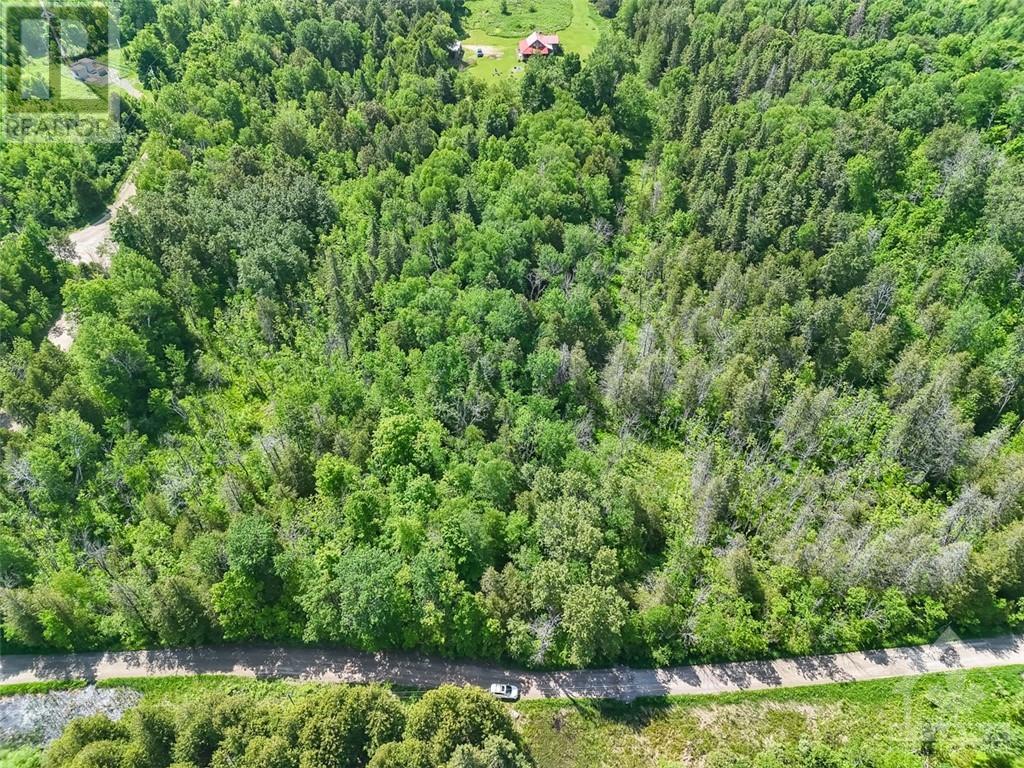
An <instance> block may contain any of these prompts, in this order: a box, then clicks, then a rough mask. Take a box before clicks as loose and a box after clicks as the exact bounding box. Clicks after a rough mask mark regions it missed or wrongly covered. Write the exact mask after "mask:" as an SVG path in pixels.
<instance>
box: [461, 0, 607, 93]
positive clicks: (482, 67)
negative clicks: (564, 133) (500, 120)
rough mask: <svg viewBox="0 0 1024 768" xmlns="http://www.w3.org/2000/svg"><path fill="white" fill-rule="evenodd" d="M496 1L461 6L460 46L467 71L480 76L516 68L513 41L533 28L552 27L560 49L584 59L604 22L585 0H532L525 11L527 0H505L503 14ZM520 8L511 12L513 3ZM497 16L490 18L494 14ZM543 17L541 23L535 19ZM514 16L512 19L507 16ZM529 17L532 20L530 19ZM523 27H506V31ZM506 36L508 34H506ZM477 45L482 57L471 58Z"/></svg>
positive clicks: (512, 72) (513, 72) (494, 76)
mask: <svg viewBox="0 0 1024 768" xmlns="http://www.w3.org/2000/svg"><path fill="white" fill-rule="evenodd" d="M499 2H500V0H468V2H467V3H466V7H467V8H468V9H469V11H470V14H469V16H468V18H467V19H466V29H467V30H469V36H468V37H467V38H466V39H465V40H464V41H463V45H464V46H465V49H466V64H467V65H468V67H467V70H466V71H467V72H468V73H469V74H470V75H471V76H472V77H476V78H479V79H481V80H484V81H490V82H493V81H497V80H500V79H502V78H507V77H516V76H518V75H519V74H520V73H521V72H522V64H521V62H519V60H518V58H517V52H518V44H519V40H520V38H522V37H525V36H526V35H528V34H529V33H530V32H531V31H533V30H534V29H539V30H540V31H542V32H546V33H551V32H557V33H558V36H559V37H560V38H561V42H562V50H563V51H565V52H569V51H572V52H575V53H578V54H579V55H580V57H581V58H583V59H585V58H587V56H589V55H590V54H591V52H593V50H594V48H595V47H596V46H597V41H598V40H599V39H600V37H601V33H602V31H604V29H605V27H606V26H607V24H608V21H607V19H604V18H602V17H601V16H600V15H599V14H598V13H597V11H596V10H594V6H593V5H591V3H590V0H536V2H535V3H534V4H533V7H535V8H536V12H534V13H530V12H529V8H530V7H531V4H530V3H529V2H528V0H516V2H515V4H513V2H512V0H509V12H510V13H509V15H508V16H501V15H500V13H498V10H497V9H498V7H499ZM520 7H522V8H526V9H527V10H526V11H525V12H523V13H517V14H513V13H512V10H513V8H520ZM496 13H497V14H498V15H499V16H500V19H499V21H498V22H495V21H494V16H495V14H496ZM541 18H543V19H545V20H546V21H545V22H544V23H542V22H541V21H540V19H541ZM513 19H515V21H512V20H513ZM531 19H533V21H531ZM513 29H515V30H520V29H521V30H523V31H522V32H519V31H516V32H510V31H509V30H513ZM510 35H511V36H510ZM478 47H483V48H484V51H485V53H486V54H487V55H486V56H484V57H482V58H477V57H476V49H477V48H478Z"/></svg>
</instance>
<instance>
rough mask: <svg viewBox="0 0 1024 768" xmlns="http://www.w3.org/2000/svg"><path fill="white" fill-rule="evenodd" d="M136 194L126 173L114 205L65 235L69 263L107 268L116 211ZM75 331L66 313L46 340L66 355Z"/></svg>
mask: <svg viewBox="0 0 1024 768" xmlns="http://www.w3.org/2000/svg"><path fill="white" fill-rule="evenodd" d="M136 167H137V166H136ZM136 191H137V190H136V187H135V171H134V170H132V171H129V173H128V176H127V178H126V179H125V181H124V183H123V184H122V185H121V188H120V189H119V190H118V191H117V197H116V198H114V202H113V203H111V204H110V207H109V208H107V210H106V212H105V213H104V214H103V216H101V217H100V218H99V219H98V220H97V221H95V222H94V223H92V224H90V225H89V226H87V227H83V228H82V229H79V230H77V231H76V232H72V233H71V234H70V235H68V241H69V242H70V243H71V246H72V249H73V253H72V255H71V259H70V260H71V262H72V263H73V264H95V265H97V266H100V267H102V268H103V269H109V268H110V252H111V249H112V248H113V244H112V240H111V235H112V231H111V225H112V224H113V223H114V220H115V219H116V218H117V214H118V212H119V211H120V210H121V209H122V208H124V207H125V206H126V205H128V203H129V202H130V201H131V199H132V198H133V197H135V193H136ZM75 330H76V328H75V323H74V320H72V319H71V318H70V317H68V315H67V313H64V312H62V313H61V316H60V317H59V318H58V319H57V322H56V323H54V325H53V328H51V329H50V333H49V334H48V335H47V337H46V338H47V339H49V340H50V342H51V343H52V344H53V345H54V346H55V347H57V348H58V349H61V350H63V351H65V352H67V351H68V350H69V349H71V344H72V342H74V340H75Z"/></svg>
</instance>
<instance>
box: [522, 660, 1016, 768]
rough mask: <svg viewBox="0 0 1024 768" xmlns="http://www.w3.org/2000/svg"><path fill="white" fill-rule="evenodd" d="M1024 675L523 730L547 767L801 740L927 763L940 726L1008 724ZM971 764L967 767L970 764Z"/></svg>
mask: <svg viewBox="0 0 1024 768" xmlns="http://www.w3.org/2000/svg"><path fill="white" fill-rule="evenodd" d="M1022 672H1024V668H1021V667H1016V668H1013V667H1008V668H1003V669H995V670H979V671H974V672H968V673H957V674H947V675H928V676H924V677H918V678H906V679H898V680H882V681H875V682H867V683H851V684H840V685H825V686H820V687H813V686H812V687H807V688H793V689H786V690H779V691H767V692H758V693H749V694H730V695H726V696H714V697H701V696H691V697H671V698H666V699H650V700H643V701H639V702H636V703H635V704H633V705H630V706H627V705H623V704H617V703H610V702H594V701H585V702H566V701H544V702H524V703H523V704H521V705H520V709H521V711H522V713H523V715H524V717H523V718H522V720H521V727H522V728H523V732H524V734H525V736H526V738H527V741H528V742H529V744H530V746H531V749H532V751H533V756H534V758H535V759H536V761H537V765H538V766H540V768H546V767H547V766H558V768H572V767H573V766H579V767H580V768H583V767H584V766H586V768H594V767H595V766H608V767H609V768H611V766H615V767H616V768H618V767H620V766H621V768H632V767H637V766H665V767H666V768H668V767H670V766H673V767H674V766H683V765H702V764H704V762H705V760H707V759H708V758H709V756H712V755H715V754H716V753H722V752H731V753H733V754H736V755H739V756H744V757H752V756H754V755H756V754H758V753H759V752H761V751H763V750H764V749H765V748H766V747H768V746H769V745H773V744H783V745H787V744H789V745H793V744H797V743H799V742H800V741H801V740H810V741H814V742H822V743H825V744H828V745H829V746H832V747H835V748H847V749H853V750H854V751H856V752H858V753H860V754H863V755H872V756H876V757H880V758H883V759H884V761H885V762H884V763H883V764H891V765H894V766H895V765H899V766H907V767H908V768H909V766H919V765H924V763H923V762H921V758H920V756H919V750H920V747H921V745H922V741H923V738H924V735H925V734H926V733H927V732H929V731H930V729H937V730H938V731H939V732H943V733H946V734H957V735H959V736H957V738H960V739H961V740H962V745H961V747H960V748H961V749H962V750H963V752H964V753H965V754H969V753H970V752H971V751H972V749H973V747H972V744H973V741H972V739H976V738H977V737H978V735H979V734H981V733H983V732H985V731H986V729H989V728H991V727H992V726H993V725H994V724H998V723H1005V722H1007V721H1008V720H1009V718H1010V717H1011V716H1012V715H1011V712H1012V710H1013V707H1014V706H1016V704H1015V702H1019V701H1020V699H1021V697H1022V696H1024V681H1022ZM969 764H970V763H969V762H968V763H965V765H969Z"/></svg>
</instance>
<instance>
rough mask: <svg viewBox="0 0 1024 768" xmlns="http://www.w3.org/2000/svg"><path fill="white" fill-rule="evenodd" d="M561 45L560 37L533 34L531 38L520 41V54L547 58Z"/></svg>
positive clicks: (538, 33)
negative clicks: (538, 55)
mask: <svg viewBox="0 0 1024 768" xmlns="http://www.w3.org/2000/svg"><path fill="white" fill-rule="evenodd" d="M557 45H559V40H558V35H542V34H541V33H540V32H536V31H535V32H532V33H530V36H529V37H526V38H523V39H522V40H520V41H519V53H521V54H522V55H523V56H532V55H534V54H540V55H542V56H547V55H548V54H549V53H551V52H552V51H553V50H554V49H555V47H556V46H557Z"/></svg>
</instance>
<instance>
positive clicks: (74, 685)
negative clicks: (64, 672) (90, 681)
mask: <svg viewBox="0 0 1024 768" xmlns="http://www.w3.org/2000/svg"><path fill="white" fill-rule="evenodd" d="M78 688H85V682H83V681H82V680H50V681H47V682H45V683H11V684H10V685H0V697H3V696H21V695H22V694H26V693H49V692H50V691H74V690H77V689H78Z"/></svg>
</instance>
